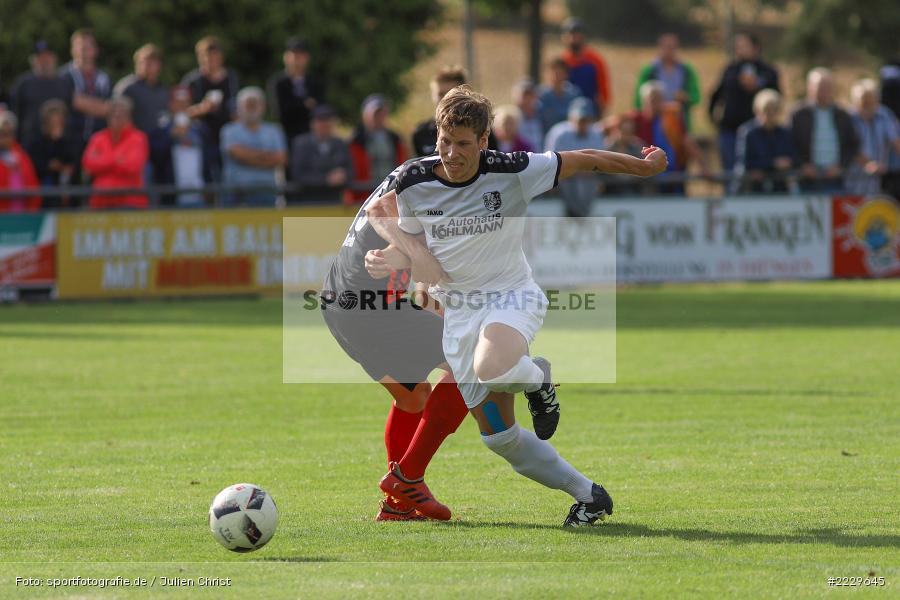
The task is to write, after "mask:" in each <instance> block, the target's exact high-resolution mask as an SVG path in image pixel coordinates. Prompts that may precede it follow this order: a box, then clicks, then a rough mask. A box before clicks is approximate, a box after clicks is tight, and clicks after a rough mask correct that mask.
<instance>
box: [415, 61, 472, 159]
mask: <svg viewBox="0 0 900 600" xmlns="http://www.w3.org/2000/svg"><path fill="white" fill-rule="evenodd" d="M465 83H466V72H465V70H463V68H462V67H455V66H451V67H444V68H443V69H441V70H440V71H438V72H437V75H435V76H434V78H433V79H432V80H431V83H430V84H429V87H430V89H431V101H432V102H433V103H434V105H435V106H437V104H438V102H440V101H441V98H443V97H444V96H445V95H446V94H447V92H449V91H450V90H452V89H453V88H455V87H456V86H458V85H465ZM412 145H413V152H414V153H415V155H416V156H428V155H429V154H433V153H434V151H435V148H437V124H435V122H434V115H432V116H431V117H429V118H428V119H426V120H424V121H422V122H421V123H419V124H418V125H417V126H416V128H415V130H414V131H413V135H412Z"/></svg>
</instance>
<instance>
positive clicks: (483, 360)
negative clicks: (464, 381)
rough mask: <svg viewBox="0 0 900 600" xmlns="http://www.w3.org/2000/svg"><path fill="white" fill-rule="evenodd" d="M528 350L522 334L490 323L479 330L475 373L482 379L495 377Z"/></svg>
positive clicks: (510, 328) (505, 326)
mask: <svg viewBox="0 0 900 600" xmlns="http://www.w3.org/2000/svg"><path fill="white" fill-rule="evenodd" d="M527 352H528V344H527V343H526V342H525V338H524V337H522V334H521V333H519V332H518V331H516V330H515V329H513V328H512V327H509V326H508V325H503V324H501V323H491V324H490V325H488V326H487V327H485V328H484V330H483V331H482V332H481V336H480V337H479V339H478V345H477V346H476V347H475V358H474V364H473V366H474V367H475V375H476V376H477V377H478V379H480V380H482V381H487V380H489V379H496V378H497V377H500V376H501V375H503V374H504V373H506V372H507V371H509V370H510V369H512V368H513V367H514V366H515V365H516V363H517V362H519V359H520V358H521V357H522V356H523V355H525V354H526V353H527Z"/></svg>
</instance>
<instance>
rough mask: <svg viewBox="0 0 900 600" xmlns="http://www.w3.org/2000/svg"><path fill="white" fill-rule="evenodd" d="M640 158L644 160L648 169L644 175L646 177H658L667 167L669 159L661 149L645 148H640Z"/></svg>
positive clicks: (654, 147)
mask: <svg viewBox="0 0 900 600" xmlns="http://www.w3.org/2000/svg"><path fill="white" fill-rule="evenodd" d="M641 156H643V157H644V160H645V161H647V163H648V165H649V167H650V168H649V172H648V173H646V175H647V176H648V177H650V176H653V175H659V174H660V173H662V172H663V171H665V170H666V168H667V167H668V166H669V158H668V157H667V156H666V153H665V151H664V150H663V149H662V148H657V147H656V146H645V147H644V148H641Z"/></svg>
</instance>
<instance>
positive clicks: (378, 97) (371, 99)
mask: <svg viewBox="0 0 900 600" xmlns="http://www.w3.org/2000/svg"><path fill="white" fill-rule="evenodd" d="M387 107H388V101H387V98H385V97H384V96H383V95H382V94H369V95H368V96H366V99H365V100H363V101H362V110H363V112H366V111H367V110H378V109H380V108H387Z"/></svg>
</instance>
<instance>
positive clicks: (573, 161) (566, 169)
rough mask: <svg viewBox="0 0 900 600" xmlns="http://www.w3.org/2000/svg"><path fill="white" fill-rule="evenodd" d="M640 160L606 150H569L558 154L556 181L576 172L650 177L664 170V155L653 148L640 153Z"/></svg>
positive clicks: (660, 150) (659, 150) (646, 148)
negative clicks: (558, 162)
mask: <svg viewBox="0 0 900 600" xmlns="http://www.w3.org/2000/svg"><path fill="white" fill-rule="evenodd" d="M641 154H643V158H637V157H635V156H631V155H630V154H622V153H620V152H610V151H608V150H569V151H567V152H560V153H559V156H560V158H561V160H562V164H561V165H560V170H559V178H560V179H565V178H566V177H571V176H572V175H575V174H577V173H591V172H597V173H610V174H619V175H637V176H638V177H652V176H653V175H658V174H660V173H662V172H663V171H665V170H666V167H667V166H668V159H667V158H666V153H665V152H664V151H663V150H662V149H661V148H657V147H656V146H648V147H645V148H644V149H643V150H641Z"/></svg>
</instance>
